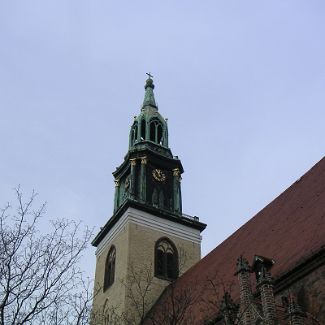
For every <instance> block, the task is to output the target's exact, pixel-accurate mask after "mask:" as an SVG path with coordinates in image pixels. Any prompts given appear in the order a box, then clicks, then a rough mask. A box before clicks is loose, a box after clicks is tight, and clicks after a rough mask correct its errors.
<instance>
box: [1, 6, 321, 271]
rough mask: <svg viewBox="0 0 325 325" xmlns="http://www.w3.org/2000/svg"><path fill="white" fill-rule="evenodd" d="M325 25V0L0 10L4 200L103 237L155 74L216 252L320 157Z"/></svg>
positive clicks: (207, 239) (188, 201)
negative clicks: (16, 196)
mask: <svg viewBox="0 0 325 325" xmlns="http://www.w3.org/2000/svg"><path fill="white" fill-rule="evenodd" d="M324 17H325V2H324V0H319V1H312V0H310V1H307V0H305V1H299V0H292V1H285V0H281V1H280V0H279V1H276V0H273V1H261V0H256V1H229V0H227V1H226V0H224V1H218V0H204V1H190V0H186V1H185V0H184V1H183V0H178V1H177V0H173V1H172V0H164V1H158V0H151V1H144V0H137V1H134V0H127V1H126V0H124V1H123V0H122V1H109V0H98V1H97V0H88V1H86V0H74V1H72V0H71V1H69V0H51V1H50V0H28V1H26V0H21V1H15V0H10V1H1V2H0V113H1V115H0V148H1V151H0V152H1V154H0V155H1V159H0V180H1V181H0V199H1V200H0V205H1V206H3V205H4V204H5V203H6V202H7V201H8V200H10V199H11V198H12V188H13V187H15V186H17V185H18V184H21V186H22V189H23V191H24V192H25V193H26V195H27V194H28V193H30V191H31V190H32V189H36V190H37V192H38V193H39V199H40V200H41V201H47V202H48V205H47V211H48V212H47V217H48V218H55V217H66V218H71V219H76V220H82V221H83V222H84V224H86V225H89V226H91V227H95V232H97V231H98V230H99V227H100V226H102V225H103V224H104V223H105V222H106V221H107V220H108V218H109V217H110V216H111V215H112V209H113V190H114V183H113V177H112V175H111V172H112V171H113V170H115V167H116V166H118V165H119V164H120V163H122V161H123V157H124V155H125V154H126V152H127V148H128V133H129V128H130V125H131V123H132V120H133V116H134V115H137V114H138V113H139V111H140V106H141V103H142V100H143V96H144V88H143V86H144V83H145V79H146V74H145V73H146V72H149V71H150V72H151V73H152V74H153V76H154V83H155V85H156V88H155V96H156V101H157V102H158V105H159V111H160V113H161V114H162V115H163V116H164V117H167V118H168V120H169V122H168V123H169V143H170V148H171V149H172V152H173V154H174V155H178V156H179V157H180V159H181V160H182V163H183V166H184V169H185V173H184V175H183V181H182V191H183V210H184V212H185V213H187V214H191V215H197V216H199V217H200V220H201V221H202V222H205V223H207V224H208V227H207V229H206V230H205V231H204V232H203V234H202V235H203V241H202V253H203V255H205V254H207V253H208V252H209V251H210V250H211V249H212V248H214V247H215V246H216V245H217V244H219V243H220V242H221V241H223V240H224V239H225V238H226V237H227V236H228V235H230V234H231V233H232V232H233V231H235V230H236V229H237V228H238V227H240V226H241V225H242V224H243V223H245V222H246V221H247V220H248V219H250V218H251V217H252V216H253V215H254V214H255V213H257V212H258V211H259V210H260V209H262V208H263V207H264V206H265V205H266V204H268V203H269V202H270V201H271V200H272V199H274V198H275V197H276V196H277V195H279V194H280V193H281V192H282V191H283V190H284V189H286V188H287V187H288V186H289V185H291V183H293V182H294V181H295V180H296V179H298V178H299V177H300V176H301V175H302V174H303V173H305V172H306V171H307V170H308V169H309V168H311V167H312V166H313V165H314V164H315V163H316V162H317V161H319V160H320V159H321V158H322V157H323V155H324V140H325V105H324V104H325V92H324V86H325V42H324V39H325V19H324ZM87 254H88V255H87V262H86V263H84V264H85V265H84V267H85V269H86V270H87V272H89V274H92V273H93V272H94V266H95V258H94V249H90V250H89V252H88V253H87Z"/></svg>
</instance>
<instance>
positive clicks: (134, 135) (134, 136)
mask: <svg viewBox="0 0 325 325" xmlns="http://www.w3.org/2000/svg"><path fill="white" fill-rule="evenodd" d="M137 138H138V123H137V122H135V123H134V125H133V129H132V143H133V144H134V143H136V141H137Z"/></svg>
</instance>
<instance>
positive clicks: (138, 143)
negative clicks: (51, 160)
mask: <svg viewBox="0 0 325 325" xmlns="http://www.w3.org/2000/svg"><path fill="white" fill-rule="evenodd" d="M148 76H149V78H148V79H147V81H146V85H145V96H144V101H143V104H142V108H141V112H140V114H139V115H138V116H137V117H135V118H134V121H133V124H132V126H131V130H130V135H129V150H128V152H127V154H126V156H125V158H124V161H123V162H122V164H121V165H120V166H119V167H118V168H117V169H116V170H115V171H114V172H113V176H114V180H115V196H114V211H113V215H112V217H111V218H110V219H109V220H108V221H107V223H106V224H105V225H104V227H102V228H101V230H100V232H99V233H98V234H97V236H96V237H95V239H94V240H93V242H92V244H93V246H95V247H97V250H96V275H95V297H94V305H93V317H94V318H95V319H96V320H95V321H94V322H95V323H96V324H105V325H106V324H109V323H110V322H111V323H113V322H114V321H117V322H118V321H120V323H122V324H123V323H125V324H127V323H130V324H131V323H132V324H133V323H134V324H138V323H139V322H140V321H141V319H142V318H143V317H144V315H145V313H146V312H147V311H148V310H149V309H150V307H151V306H152V304H153V303H154V302H155V301H156V300H157V299H158V297H159V296H160V294H161V293H162V291H163V289H164V288H165V287H166V286H168V285H169V284H170V283H171V282H172V281H174V280H175V279H176V278H177V277H178V276H180V275H181V274H182V273H184V272H185V271H186V270H187V269H189V268H190V267H191V266H192V265H194V264H195V263H196V262H198V261H199V260H200V257H201V235H200V233H201V231H203V230H204V229H205V227H206V225H205V224H203V223H201V222H200V221H199V219H198V218H197V217H190V216H188V215H184V214H183V213H182V198H181V175H182V173H183V166H182V163H181V161H180V160H179V159H178V157H177V156H173V154H172V152H171V150H170V148H169V146H168V126H167V120H166V119H164V118H163V117H162V116H161V115H160V113H159V111H158V107H157V104H156V101H155V98H154V92H153V90H154V87H155V86H154V84H153V80H152V76H151V75H150V74H148Z"/></svg>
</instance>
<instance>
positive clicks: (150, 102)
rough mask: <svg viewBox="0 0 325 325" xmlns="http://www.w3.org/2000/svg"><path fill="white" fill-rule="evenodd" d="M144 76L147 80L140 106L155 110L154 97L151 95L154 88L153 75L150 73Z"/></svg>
mask: <svg viewBox="0 0 325 325" xmlns="http://www.w3.org/2000/svg"><path fill="white" fill-rule="evenodd" d="M146 75H147V76H148V79H147V80H146V85H145V86H144V89H145V90H146V92H145V95H144V101H143V105H142V106H143V107H145V106H151V107H155V108H157V105H156V101H155V97H154V94H153V89H154V88H155V85H154V84H153V80H152V78H153V75H152V74H151V73H150V72H147V73H146Z"/></svg>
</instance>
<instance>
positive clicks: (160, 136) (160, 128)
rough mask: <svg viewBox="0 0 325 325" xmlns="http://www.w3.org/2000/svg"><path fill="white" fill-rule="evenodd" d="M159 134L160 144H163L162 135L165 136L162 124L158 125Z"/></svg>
mask: <svg viewBox="0 0 325 325" xmlns="http://www.w3.org/2000/svg"><path fill="white" fill-rule="evenodd" d="M157 133H158V139H157V140H158V141H157V142H158V144H162V135H163V128H162V126H161V124H158V131H157Z"/></svg>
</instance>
